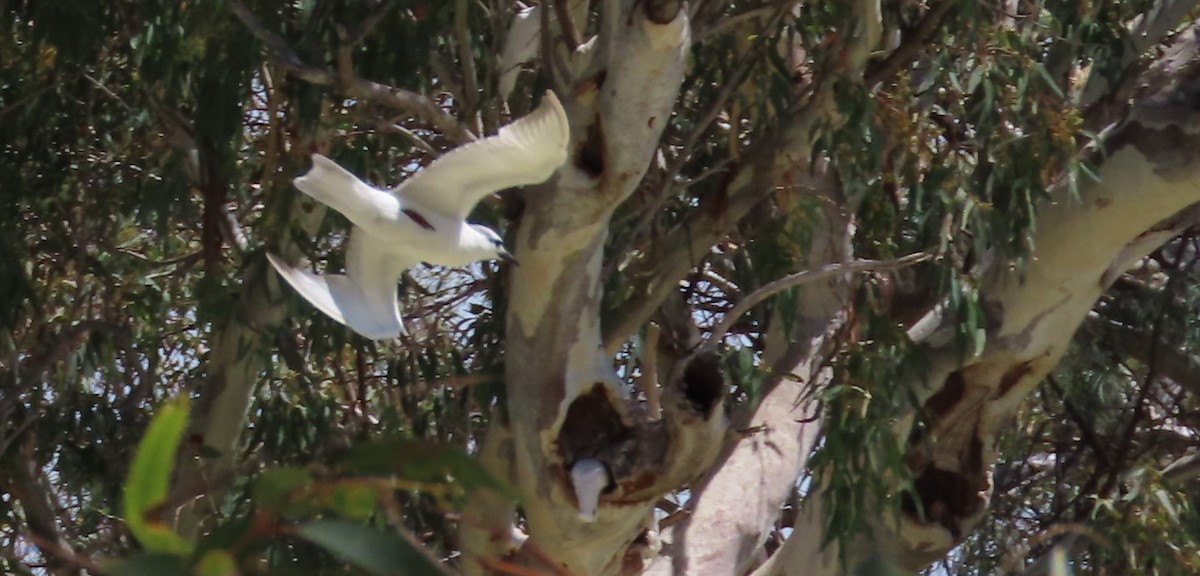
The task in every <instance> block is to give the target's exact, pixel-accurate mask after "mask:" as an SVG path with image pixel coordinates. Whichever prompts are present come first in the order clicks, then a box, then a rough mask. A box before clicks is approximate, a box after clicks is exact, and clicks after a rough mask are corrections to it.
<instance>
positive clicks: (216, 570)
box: [193, 550, 238, 576]
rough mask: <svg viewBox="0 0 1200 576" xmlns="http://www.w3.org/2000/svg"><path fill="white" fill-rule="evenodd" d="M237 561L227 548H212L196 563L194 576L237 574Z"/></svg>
mask: <svg viewBox="0 0 1200 576" xmlns="http://www.w3.org/2000/svg"><path fill="white" fill-rule="evenodd" d="M237 573H238V571H237V563H236V562H235V561H234V559H233V554H230V553H229V552H228V551H227V550H212V551H210V552H208V553H207V554H205V555H203V556H201V557H200V561H199V562H197V563H196V570H195V571H194V572H193V574H195V575H196V576H237Z"/></svg>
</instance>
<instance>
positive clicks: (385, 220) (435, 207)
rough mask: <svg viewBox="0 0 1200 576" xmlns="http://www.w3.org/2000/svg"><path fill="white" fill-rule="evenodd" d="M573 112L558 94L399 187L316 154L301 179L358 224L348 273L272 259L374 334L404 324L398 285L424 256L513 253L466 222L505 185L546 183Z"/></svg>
mask: <svg viewBox="0 0 1200 576" xmlns="http://www.w3.org/2000/svg"><path fill="white" fill-rule="evenodd" d="M569 138H570V135H569V127H568V125H567V116H566V113H565V112H564V111H563V108H562V105H561V104H560V103H559V102H558V98H556V97H555V96H554V93H553V92H549V91H547V92H546V96H545V98H543V100H542V104H541V106H539V107H538V109H537V110H534V111H533V112H532V113H530V114H529V115H528V116H525V117H523V118H520V119H519V120H517V121H515V122H513V123H511V124H509V125H507V126H504V127H503V128H501V129H500V133H499V134H497V135H495V136H492V137H489V138H484V139H482V140H478V141H476V142H472V143H469V144H465V145H463V146H460V147H458V148H456V149H454V150H452V151H450V152H448V153H447V154H446V155H444V156H442V157H441V158H439V159H437V160H436V161H434V162H433V163H432V164H430V165H429V166H428V167H427V168H425V169H424V170H422V171H420V172H418V173H417V174H416V175H414V176H413V177H411V178H409V179H408V180H406V181H404V183H402V184H401V185H399V186H397V187H396V188H393V189H391V190H386V191H385V190H379V189H377V188H374V187H372V186H370V185H369V184H367V183H365V182H363V181H362V180H359V179H358V178H357V177H355V176H354V175H353V174H351V173H350V172H347V171H346V170H345V169H343V168H342V167H341V166H338V165H337V164H336V163H334V162H333V161H332V160H330V159H328V158H326V157H324V156H321V155H320V154H313V157H312V160H313V167H312V169H311V170H309V171H308V173H307V174H305V175H304V176H301V177H299V178H296V179H295V180H294V181H293V183H294V184H295V185H296V188H299V189H300V191H301V192H304V193H305V194H308V195H309V196H312V197H313V198H314V199H315V200H317V201H318V202H321V203H322V204H325V205H326V206H329V207H330V208H333V209H334V210H337V211H338V212H341V213H342V214H343V215H345V216H346V218H347V219H349V220H350V222H351V223H353V224H354V226H353V228H352V229H351V232H350V240H349V241H348V244H349V246H348V247H347V253H346V274H345V275H337V274H325V275H316V274H312V273H310V272H307V271H305V270H301V269H299V268H296V267H294V266H292V265H290V264H288V263H286V262H284V261H283V260H281V259H280V258H279V257H278V256H275V255H274V254H267V258H268V259H269V260H270V261H271V264H272V265H273V266H274V267H275V269H276V270H278V271H279V273H280V275H282V276H283V278H284V279H285V280H287V281H288V283H289V284H291V285H292V287H293V288H295V289H296V291H297V292H299V293H300V295H301V296H304V298H305V299H307V300H308V301H309V302H311V303H312V304H313V306H316V307H317V309H319V310H321V311H322V312H324V313H325V314H327V315H329V317H331V318H333V319H334V320H337V321H338V322H341V323H342V324H345V325H346V326H349V327H350V328H351V329H352V330H354V331H355V332H358V333H359V334H362V335H363V336H366V337H367V338H372V339H375V340H384V339H388V338H394V337H395V336H397V335H398V334H400V333H401V332H403V331H404V324H403V322H402V320H401V318H400V311H399V309H398V308H397V302H396V283H397V281H398V280H399V278H400V275H401V274H403V273H404V271H405V270H408V269H409V268H411V267H413V266H415V265H416V264H417V263H419V262H428V263H430V264H440V265H444V266H461V265H464V264H467V263H470V262H475V261H477V260H489V259H493V258H502V259H505V260H514V259H513V257H512V255H511V254H509V253H508V251H507V250H505V249H504V243H503V242H502V241H501V240H500V236H499V235H497V234H496V233H495V232H494V231H492V230H491V229H489V228H487V227H485V226H482V225H479V224H471V223H469V222H466V217H467V215H468V214H470V212H471V210H472V209H473V208H474V207H475V205H476V204H478V203H479V201H480V200H482V199H483V198H485V197H486V196H488V195H489V194H492V193H494V192H497V191H499V190H503V189H505V188H510V187H513V186H525V185H529V184H537V183H539V182H544V181H545V180H546V179H547V178H549V177H550V176H551V175H552V174H554V171H555V170H556V169H557V168H558V167H559V166H560V165H562V163H563V162H565V161H566V158H567V144H568V140H569Z"/></svg>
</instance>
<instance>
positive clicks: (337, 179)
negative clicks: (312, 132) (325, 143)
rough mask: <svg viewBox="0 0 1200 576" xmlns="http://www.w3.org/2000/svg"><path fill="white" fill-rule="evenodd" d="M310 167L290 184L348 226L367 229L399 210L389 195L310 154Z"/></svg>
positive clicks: (397, 202) (398, 203)
mask: <svg viewBox="0 0 1200 576" xmlns="http://www.w3.org/2000/svg"><path fill="white" fill-rule="evenodd" d="M312 163H313V164H312V168H311V169H309V171H308V172H306V173H305V174H304V175H303V176H300V177H298V178H295V179H293V180H292V184H294V185H295V186H296V188H299V189H300V191H301V192H304V193H305V194H308V195H309V196H311V197H312V198H313V199H314V200H316V201H318V202H320V203H322V204H324V205H326V206H329V207H330V208H333V209H334V210H337V211H338V212H341V213H342V215H344V216H345V217H346V218H348V219H349V220H350V221H351V222H353V223H355V224H357V225H359V226H370V225H371V223H372V222H376V221H378V220H379V219H380V217H381V215H383V214H395V213H396V212H397V211H398V210H400V201H399V200H398V199H397V198H396V197H395V196H393V195H392V194H391V193H389V192H385V191H383V190H377V189H375V188H373V187H371V186H370V185H368V184H367V183H365V182H363V181H362V180H359V179H358V177H356V176H355V175H353V174H351V173H350V172H349V171H347V170H346V169H345V168H342V167H341V166H339V165H338V164H337V163H336V162H334V161H333V160H330V159H328V158H326V157H324V156H322V155H320V154H313V155H312Z"/></svg>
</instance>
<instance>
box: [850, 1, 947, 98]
mask: <svg viewBox="0 0 1200 576" xmlns="http://www.w3.org/2000/svg"><path fill="white" fill-rule="evenodd" d="M957 4H958V1H957V0H942V1H941V2H938V3H937V4H934V6H933V8H931V9H929V11H928V12H926V13H925V15H924V16H923V17H921V21H920V22H917V25H916V26H913V27H912V28H911V29H909V30H906V31H905V32H904V34H903V35H902V38H903V39H902V41H901V44H900V46H899V47H897V48H896V49H895V50H892V52H891V53H890V54H888V55H887V58H884V59H883V60H882V61H881V62H878V63H875V64H873V65H871V66H869V67H868V68H867V72H866V74H864V80H865V82H866V84H867V86H874V85H876V84H879V83H881V82H885V81H887V80H889V79H891V78H892V77H893V76H895V75H896V74H897V73H898V72H899V71H900V69H901V68H903V67H904V66H905V65H906V64H909V63H910V62H912V60H913V59H914V58H915V57H916V56H917V54H918V53H920V52H921V50H923V49H925V48H926V45H927V44H928V42H929V39H930V38H931V37H933V34H934V32H937V29H938V27H939V26H941V24H942V19H943V18H945V17H946V14H947V13H949V12H950V9H951V8H953V7H954V6H955V5H957Z"/></svg>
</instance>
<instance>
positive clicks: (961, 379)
mask: <svg viewBox="0 0 1200 576" xmlns="http://www.w3.org/2000/svg"><path fill="white" fill-rule="evenodd" d="M1196 30H1197V28H1196V27H1195V26H1194V27H1193V28H1192V29H1191V30H1190V31H1188V32H1186V33H1184V34H1182V35H1181V37H1180V40H1179V41H1177V42H1176V44H1175V46H1173V47H1172V48H1171V49H1170V50H1168V51H1167V52H1166V53H1165V54H1164V55H1163V56H1162V57H1161V58H1160V59H1159V60H1158V61H1157V62H1156V63H1155V64H1154V65H1153V66H1152V67H1151V68H1150V70H1149V71H1148V72H1147V73H1146V74H1144V75H1143V76H1142V77H1141V78H1140V79H1139V80H1138V85H1139V86H1144V87H1145V88H1144V89H1143V90H1142V94H1141V95H1140V96H1139V97H1138V98H1137V100H1136V101H1135V102H1136V103H1135V104H1134V106H1133V107H1132V109H1131V111H1130V113H1129V114H1128V115H1127V117H1126V119H1125V120H1124V121H1123V122H1122V123H1121V124H1120V125H1118V126H1116V127H1114V128H1112V129H1110V130H1109V131H1107V133H1106V137H1105V143H1106V145H1105V149H1106V151H1107V157H1106V158H1104V159H1102V162H1101V163H1100V166H1099V169H1098V171H1097V173H1098V175H1099V176H1100V178H1101V181H1099V182H1094V183H1091V184H1089V185H1086V186H1081V187H1080V190H1079V196H1078V198H1077V199H1076V198H1073V197H1072V196H1071V194H1070V192H1069V191H1068V190H1067V189H1066V187H1065V186H1061V187H1059V188H1058V189H1056V190H1054V191H1053V192H1052V193H1051V198H1050V200H1048V201H1046V202H1044V203H1043V204H1042V205H1041V206H1040V209H1039V212H1038V228H1037V231H1036V234H1035V237H1034V245H1035V246H1036V249H1035V250H1034V253H1033V258H1032V259H1031V261H1030V263H1029V265H1028V267H1027V268H1026V269H1025V270H1023V271H1018V270H1015V269H1011V268H1003V269H998V270H994V271H993V272H992V273H991V274H990V275H989V276H988V277H987V278H986V281H985V283H984V284H983V286H981V291H980V294H981V299H982V300H983V301H984V303H985V305H986V307H987V308H988V309H989V310H992V311H994V312H995V313H996V314H997V320H998V322H997V324H996V326H995V328H994V329H993V330H991V331H990V332H989V334H988V339H987V344H986V346H985V348H984V349H983V350H980V351H976V355H975V356H974V358H971V359H969V360H968V361H967V362H965V363H962V362H961V361H960V360H959V354H960V353H959V352H958V351H957V350H953V349H951V348H952V347H951V346H948V347H945V348H943V349H941V350H938V351H935V352H934V356H933V362H932V366H933V368H932V369H931V370H930V376H929V378H928V379H927V380H926V382H927V384H926V385H925V386H924V387H923V392H922V393H921V396H922V397H923V398H924V412H925V413H926V416H927V422H926V429H925V431H923V432H919V433H918V432H915V433H913V434H911V435H910V436H909V443H910V447H909V451H910V453H909V458H908V465H909V467H910V469H911V470H912V472H913V475H914V479H915V485H916V493H917V495H918V497H919V498H920V500H921V502H919V504H920V505H919V506H918V505H917V504H918V503H917V502H909V503H907V505H905V506H903V507H902V509H903V512H904V514H903V516H902V519H901V521H900V523H899V525H895V526H883V525H881V526H879V530H878V531H877V534H876V535H875V541H876V542H877V544H875V545H864V546H862V547H859V548H857V549H856V550H854V551H853V552H854V553H853V554H852V555H851V557H852V558H853V562H854V563H857V562H859V561H865V560H867V559H868V558H870V557H871V556H872V555H876V554H883V555H885V556H886V557H887V558H889V559H890V560H891V561H894V562H895V563H896V564H897V565H899V566H901V567H902V568H905V569H910V570H917V569H920V568H923V567H924V566H926V565H928V563H929V562H932V561H933V560H935V559H937V558H940V557H942V556H944V555H945V553H946V552H947V551H948V550H949V549H950V548H951V547H952V546H954V545H956V544H957V543H959V542H961V541H962V539H963V538H965V537H966V535H967V534H969V533H970V531H971V530H972V529H973V528H974V526H975V524H976V523H977V522H978V521H979V519H980V518H981V517H982V516H983V514H984V512H985V511H986V508H987V506H988V505H989V504H990V497H991V486H992V484H991V466H992V462H993V460H994V458H995V455H996V450H997V449H996V446H995V441H996V437H997V435H998V434H999V432H1000V430H1001V429H1002V427H1003V426H1005V424H1006V422H1008V421H1009V420H1010V419H1011V418H1012V417H1013V415H1014V413H1015V411H1016V409H1017V407H1018V406H1019V404H1020V402H1021V401H1022V399H1023V398H1024V397H1025V396H1026V395H1027V394H1028V393H1029V392H1030V391H1031V390H1032V389H1033V388H1034V387H1035V386H1036V385H1037V384H1038V383H1039V382H1040V381H1041V380H1042V378H1043V377H1044V376H1045V375H1046V374H1047V373H1048V372H1049V371H1050V370H1051V369H1052V368H1053V367H1054V366H1055V364H1057V362H1058V361H1059V359H1060V358H1061V357H1062V354H1063V353H1064V351H1065V350H1066V348H1067V345H1068V344H1069V342H1070V340H1071V338H1072V336H1073V335H1074V333H1075V331H1076V329H1077V328H1078V326H1079V325H1080V324H1081V323H1082V322H1083V320H1084V319H1085V317H1086V315H1087V313H1088V311H1089V310H1091V308H1092V307H1093V306H1094V305H1095V303H1096V301H1097V299H1098V298H1099V297H1100V295H1101V294H1102V292H1103V291H1104V290H1106V289H1107V288H1108V287H1109V285H1110V284H1111V283H1112V281H1113V280H1114V279H1115V278H1117V276H1118V275H1119V273H1120V272H1122V271H1123V270H1124V269H1125V268H1126V267H1128V266H1129V265H1131V264H1132V263H1133V262H1136V261H1137V260H1138V259H1140V258H1142V257H1144V256H1145V255H1146V254H1148V253H1149V252H1150V251H1152V250H1154V249H1155V248H1157V247H1158V246H1159V245H1161V244H1162V243H1163V242H1164V241H1166V240H1167V239H1168V238H1169V237H1170V236H1169V235H1167V234H1163V233H1162V232H1163V231H1165V230H1172V229H1174V228H1175V227H1176V226H1177V224H1176V223H1174V222H1173V221H1172V220H1171V219H1172V217H1173V216H1174V215H1175V214H1177V213H1179V212H1180V211H1182V210H1185V209H1187V208H1188V207H1189V206H1191V205H1192V204H1194V203H1196V202H1200V163H1197V162H1196V155H1195V150H1198V149H1200V114H1197V113H1196V110H1197V107H1196V103H1197V101H1198V100H1197V94H1200V80H1197V74H1196V72H1195V71H1196V70H1200V59H1198V58H1197V56H1200V41H1198V39H1197V36H1196V34H1195V32H1196ZM914 418H915V416H914ZM914 418H910V419H909V420H908V421H906V422H904V423H902V425H901V426H900V427H899V430H900V433H905V432H904V431H907V430H909V429H910V428H912V425H913V419H914ZM918 510H923V511H924V515H923V516H921V515H919V514H918V512H917V511H918ZM884 522H886V520H885V521H884ZM802 544H803V543H800V542H798V543H797V544H795V545H793V546H789V545H791V541H789V542H788V543H786V544H785V545H784V550H781V551H780V560H779V561H777V563H780V564H781V563H784V562H785V560H784V559H786V562H788V563H795V566H805V565H809V564H810V563H812V562H814V561H815V559H814V558H812V557H805V556H804V555H802V554H799V553H798V552H796V551H795V550H793V549H789V548H797V547H800V546H802ZM777 573H799V572H793V571H791V570H789V569H781V571H779V572H777ZM806 573H811V572H806Z"/></svg>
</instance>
